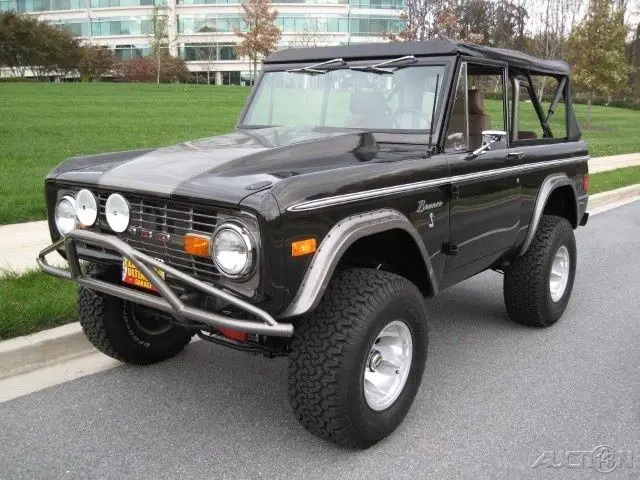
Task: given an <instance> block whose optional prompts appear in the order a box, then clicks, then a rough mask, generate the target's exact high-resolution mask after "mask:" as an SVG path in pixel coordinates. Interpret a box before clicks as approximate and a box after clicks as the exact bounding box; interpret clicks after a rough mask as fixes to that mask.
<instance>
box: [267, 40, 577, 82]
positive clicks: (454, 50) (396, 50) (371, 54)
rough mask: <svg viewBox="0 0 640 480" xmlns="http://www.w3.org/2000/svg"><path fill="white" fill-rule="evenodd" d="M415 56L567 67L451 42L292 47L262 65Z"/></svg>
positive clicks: (562, 71)
mask: <svg viewBox="0 0 640 480" xmlns="http://www.w3.org/2000/svg"><path fill="white" fill-rule="evenodd" d="M404 55H415V56H416V57H428V56H446V55H449V56H450V55H466V56H469V57H475V58H486V59H491V60H500V61H503V62H506V63H508V64H509V65H511V66H513V67H517V68H521V69H523V70H529V71H531V72H538V73H548V74H552V75H569V65H568V64H567V63H566V62H563V61H561V60H541V59H539V58H536V57H532V56H531V55H527V54H526V53H521V52H517V51H515V50H507V49H505V48H492V47H483V46H481V45H472V44H468V43H455V42H452V41H450V40H440V39H437V40H427V41H424V42H390V43H358V44H354V45H343V46H339V47H314V48H291V49H287V50H279V51H277V52H274V53H272V54H271V55H269V56H268V57H267V58H266V59H265V61H264V63H301V62H322V61H326V60H332V59H334V58H344V59H348V60H365V59H367V58H381V57H394V56H404Z"/></svg>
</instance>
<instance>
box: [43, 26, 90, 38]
mask: <svg viewBox="0 0 640 480" xmlns="http://www.w3.org/2000/svg"><path fill="white" fill-rule="evenodd" d="M50 24H51V25H54V26H56V27H58V28H62V29H64V30H67V31H69V32H71V33H72V34H73V35H75V36H76V37H88V36H89V23H88V22H50Z"/></svg>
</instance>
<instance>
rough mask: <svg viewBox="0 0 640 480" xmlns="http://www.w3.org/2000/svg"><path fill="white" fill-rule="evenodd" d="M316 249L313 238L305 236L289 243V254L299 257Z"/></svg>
mask: <svg viewBox="0 0 640 480" xmlns="http://www.w3.org/2000/svg"><path fill="white" fill-rule="evenodd" d="M316 250H317V244H316V239H315V238H305V239H304V240H298V241H297V242H292V243H291V256H292V257H301V256H303V255H309V254H310V253H314V252H315V251H316Z"/></svg>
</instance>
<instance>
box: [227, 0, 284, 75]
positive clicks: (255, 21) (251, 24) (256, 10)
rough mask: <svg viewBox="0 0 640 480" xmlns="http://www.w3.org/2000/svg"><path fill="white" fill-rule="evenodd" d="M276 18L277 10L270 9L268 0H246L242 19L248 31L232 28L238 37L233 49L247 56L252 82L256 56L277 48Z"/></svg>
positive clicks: (255, 67) (278, 38)
mask: <svg viewBox="0 0 640 480" xmlns="http://www.w3.org/2000/svg"><path fill="white" fill-rule="evenodd" d="M277 18H278V11H277V10H272V9H271V2H270V1H269V0H247V1H246V2H245V3H243V4H242V21H243V22H244V24H245V26H246V27H247V29H248V31H244V30H242V29H240V28H237V27H236V28H234V29H233V31H234V33H235V34H236V35H237V36H238V37H239V38H240V42H239V43H238V45H236V47H235V50H236V53H237V54H238V55H240V56H243V57H248V58H249V60H250V62H251V64H252V70H251V71H252V74H251V82H252V83H253V82H254V81H255V78H256V76H257V74H258V58H259V57H260V56H266V55H268V54H269V53H271V52H273V51H275V50H276V49H277V48H278V41H279V40H280V37H281V36H282V32H281V31H280V29H279V28H278V26H277V25H276V23H275V22H276V19H277Z"/></svg>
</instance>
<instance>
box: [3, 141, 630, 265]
mask: <svg viewBox="0 0 640 480" xmlns="http://www.w3.org/2000/svg"><path fill="white" fill-rule="evenodd" d="M636 165H640V153H631V154H627V155H616V156H613V157H599V158H592V159H591V160H589V171H590V172H591V173H598V172H604V171H608V170H615V169H617V168H624V167H632V166H636ZM49 243H50V238H49V230H48V228H47V222H46V221H40V222H29V223H18V224H15V225H0V273H1V272H2V271H10V272H16V273H20V272H24V271H26V270H30V269H35V268H36V262H35V258H36V256H37V255H38V252H39V251H40V250H42V249H43V248H45V247H46V246H47V245H49ZM49 258H50V261H51V263H53V264H60V265H64V263H65V261H64V260H63V259H62V258H61V257H60V256H59V255H58V254H57V253H55V254H51V255H50V257H49Z"/></svg>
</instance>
